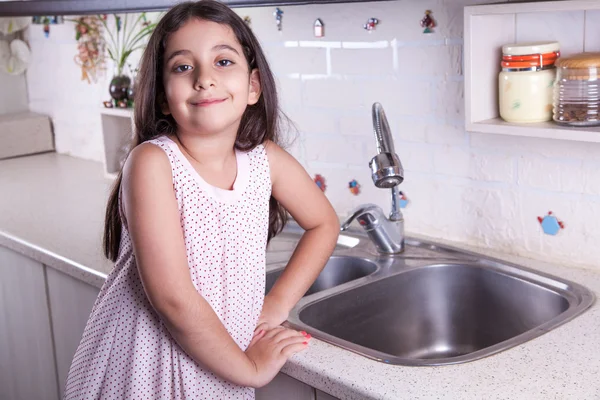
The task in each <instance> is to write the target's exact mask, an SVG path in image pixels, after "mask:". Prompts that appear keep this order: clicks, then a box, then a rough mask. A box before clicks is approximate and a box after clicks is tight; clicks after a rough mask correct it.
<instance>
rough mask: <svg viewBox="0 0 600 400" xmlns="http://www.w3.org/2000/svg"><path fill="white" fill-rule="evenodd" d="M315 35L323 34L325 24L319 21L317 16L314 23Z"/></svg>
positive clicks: (319, 36) (320, 35) (321, 35)
mask: <svg viewBox="0 0 600 400" xmlns="http://www.w3.org/2000/svg"><path fill="white" fill-rule="evenodd" d="M314 29H315V37H318V38H321V37H323V36H325V24H323V21H321V18H317V20H316V21H315V25H314Z"/></svg>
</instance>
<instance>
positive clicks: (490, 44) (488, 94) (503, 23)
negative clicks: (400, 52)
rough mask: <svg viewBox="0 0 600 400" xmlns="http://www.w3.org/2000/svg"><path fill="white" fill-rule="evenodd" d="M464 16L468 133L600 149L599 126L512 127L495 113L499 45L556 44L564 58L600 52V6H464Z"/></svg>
mask: <svg viewBox="0 0 600 400" xmlns="http://www.w3.org/2000/svg"><path fill="white" fill-rule="evenodd" d="M464 12H465V118H466V129H467V131H469V132H483V133H495V134H504V135H513V136H529V137H539V138H549V139H560V140H574V141H583V142H596V143H600V126H598V127H586V128H579V127H577V128H576V127H567V126H562V125H558V124H555V123H554V122H552V121H550V122H544V123H535V124H512V123H508V122H505V121H503V120H502V119H500V118H499V112H498V73H499V72H500V59H501V57H502V45H504V44H507V43H515V42H526V41H541V40H547V41H554V40H556V41H558V42H559V43H560V45H561V54H562V55H569V54H574V53H578V52H583V51H600V1H598V0H566V1H548V2H531V3H506V4H489V5H480V6H467V7H465V11H464Z"/></svg>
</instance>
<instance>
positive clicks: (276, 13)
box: [273, 7, 283, 31]
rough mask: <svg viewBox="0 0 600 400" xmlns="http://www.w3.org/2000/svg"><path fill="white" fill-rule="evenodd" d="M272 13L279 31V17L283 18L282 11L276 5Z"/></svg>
mask: <svg viewBox="0 0 600 400" xmlns="http://www.w3.org/2000/svg"><path fill="white" fill-rule="evenodd" d="M273 15H274V16H275V23H276V24H277V30H278V31H281V19H282V18H283V11H281V9H280V8H279V7H277V8H276V9H275V11H274V12H273Z"/></svg>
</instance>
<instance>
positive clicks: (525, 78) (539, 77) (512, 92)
mask: <svg viewBox="0 0 600 400" xmlns="http://www.w3.org/2000/svg"><path fill="white" fill-rule="evenodd" d="M559 49H560V45H559V43H558V42H529V43H515V44H507V45H504V46H502V62H501V67H502V71H501V72H500V74H499V77H498V106H499V111H500V117H501V118H502V119H504V120H505V121H508V122H516V123H532V122H543V121H550V120H552V107H553V86H554V81H555V79H556V69H555V67H554V63H555V61H556V60H557V58H558V57H559V56H560V51H559Z"/></svg>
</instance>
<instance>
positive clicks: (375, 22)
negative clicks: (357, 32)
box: [363, 18, 379, 32]
mask: <svg viewBox="0 0 600 400" xmlns="http://www.w3.org/2000/svg"><path fill="white" fill-rule="evenodd" d="M378 24H379V20H378V19H377V18H369V20H368V21H367V23H366V24H365V25H364V26H363V28H365V29H366V30H368V31H369V32H371V31H373V30H375V28H376V27H377V25H378Z"/></svg>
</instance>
